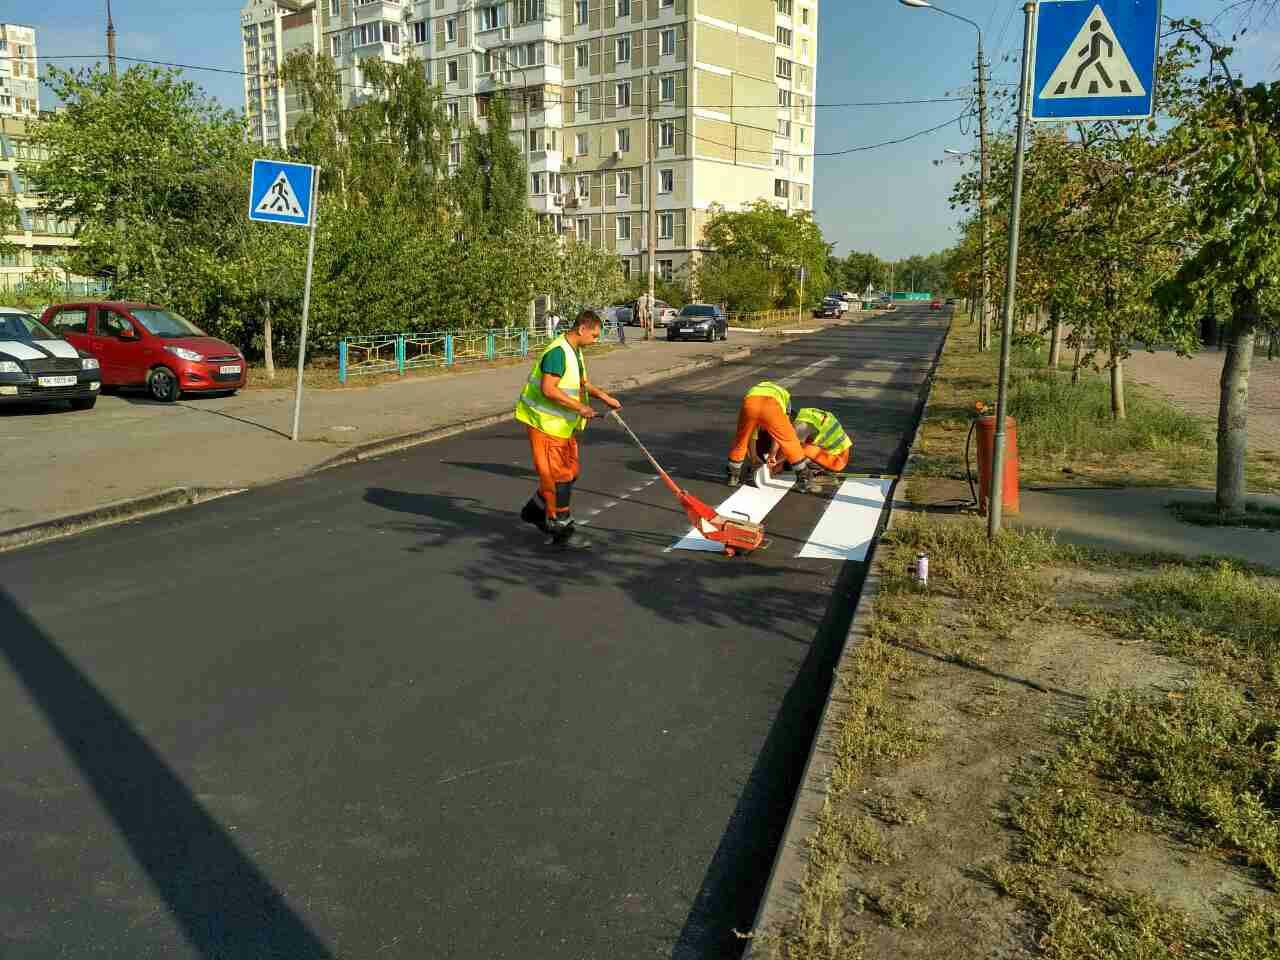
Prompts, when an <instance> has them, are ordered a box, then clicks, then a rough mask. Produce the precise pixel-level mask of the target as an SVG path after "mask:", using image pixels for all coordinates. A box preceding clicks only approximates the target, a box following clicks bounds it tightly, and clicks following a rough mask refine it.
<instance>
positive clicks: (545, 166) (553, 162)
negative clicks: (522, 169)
mask: <svg viewBox="0 0 1280 960" xmlns="http://www.w3.org/2000/svg"><path fill="white" fill-rule="evenodd" d="M563 161H564V154H563V153H561V152H560V151H559V150H531V151H530V152H529V171H530V172H531V173H532V172H537V171H539V170H548V171H551V172H552V173H558V172H559V170H560V164H561V163H562V162H563Z"/></svg>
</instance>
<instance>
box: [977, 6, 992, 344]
mask: <svg viewBox="0 0 1280 960" xmlns="http://www.w3.org/2000/svg"><path fill="white" fill-rule="evenodd" d="M990 173H991V168H990V159H989V158H988V157H987V69H986V63H985V61H984V60H983V57H982V31H981V30H979V31H978V221H979V231H980V233H981V237H982V240H981V243H982V246H981V250H980V256H981V260H982V266H981V269H982V293H981V297H982V299H981V300H979V301H978V349H979V350H989V349H990V348H991V314H990V311H989V310H988V309H987V304H988V302H989V301H990V299H991V275H990V273H989V272H988V270H987V247H988V246H989V245H990V239H991V224H990V211H989V208H988V206H987V178H988V176H989V175H990Z"/></svg>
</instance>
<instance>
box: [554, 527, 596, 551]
mask: <svg viewBox="0 0 1280 960" xmlns="http://www.w3.org/2000/svg"><path fill="white" fill-rule="evenodd" d="M547 532H548V533H549V534H551V539H550V540H548V541H547V543H548V544H550V545H552V546H556V547H575V548H578V549H585V548H587V547H590V546H591V541H590V540H587V539H586V538H584V537H583V536H582V535H581V534H580V533H578V532H577V528H576V527H575V526H574V523H573V521H572V520H548V521H547Z"/></svg>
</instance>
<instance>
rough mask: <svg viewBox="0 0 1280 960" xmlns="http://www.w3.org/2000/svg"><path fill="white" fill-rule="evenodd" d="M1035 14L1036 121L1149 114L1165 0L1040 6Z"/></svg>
mask: <svg viewBox="0 0 1280 960" xmlns="http://www.w3.org/2000/svg"><path fill="white" fill-rule="evenodd" d="M1036 8H1037V9H1036V19H1035V37H1034V40H1033V43H1032V49H1033V50H1034V59H1033V61H1032V72H1031V76H1032V87H1031V119H1032V120H1039V121H1058V122H1063V121H1068V120H1145V119H1146V118H1148V117H1150V116H1151V114H1152V110H1153V106H1152V105H1153V103H1154V102H1155V86H1156V61H1157V57H1158V53H1159V49H1158V48H1159V45H1160V0H1040V2H1039V3H1038V4H1037V5H1036Z"/></svg>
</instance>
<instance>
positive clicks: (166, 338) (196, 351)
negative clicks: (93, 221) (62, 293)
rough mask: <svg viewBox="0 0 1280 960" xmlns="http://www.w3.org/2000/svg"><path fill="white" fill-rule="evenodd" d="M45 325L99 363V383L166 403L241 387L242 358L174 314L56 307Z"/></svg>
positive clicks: (140, 308) (116, 305)
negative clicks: (146, 393) (188, 395)
mask: <svg viewBox="0 0 1280 960" xmlns="http://www.w3.org/2000/svg"><path fill="white" fill-rule="evenodd" d="M44 323H45V325H46V326H48V327H50V328H51V329H53V330H54V331H55V332H56V333H57V334H58V335H59V336H62V337H65V338H66V339H67V340H68V341H70V342H71V343H73V344H75V346H76V347H78V348H79V349H80V350H81V351H84V352H85V353H88V354H90V355H92V356H94V357H97V358H98V362H99V363H101V364H102V382H103V384H105V385H106V386H114V387H146V388H147V390H148V391H149V392H150V394H151V396H152V397H153V398H154V399H156V400H160V401H163V402H166V403H170V402H172V401H174V400H177V399H178V397H180V396H182V394H184V393H235V391H237V390H239V389H240V388H241V387H243V386H244V384H245V362H244V355H243V354H241V353H240V351H239V350H237V349H236V348H235V347H233V346H232V345H231V344H229V343H227V342H226V341H225V340H219V339H217V338H216V337H211V336H209V335H208V334H207V333H205V332H204V331H203V330H201V329H200V328H199V327H197V326H196V325H195V324H193V323H191V322H190V321H188V320H184V319H183V318H182V317H180V316H178V315H177V314H176V313H174V312H173V311H172V310H166V309H164V308H163V307H157V306H153V305H151V304H145V303H123V302H109V303H97V302H93V303H60V304H58V305H57V306H53V307H50V308H49V309H48V310H46V311H45V312H44Z"/></svg>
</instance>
